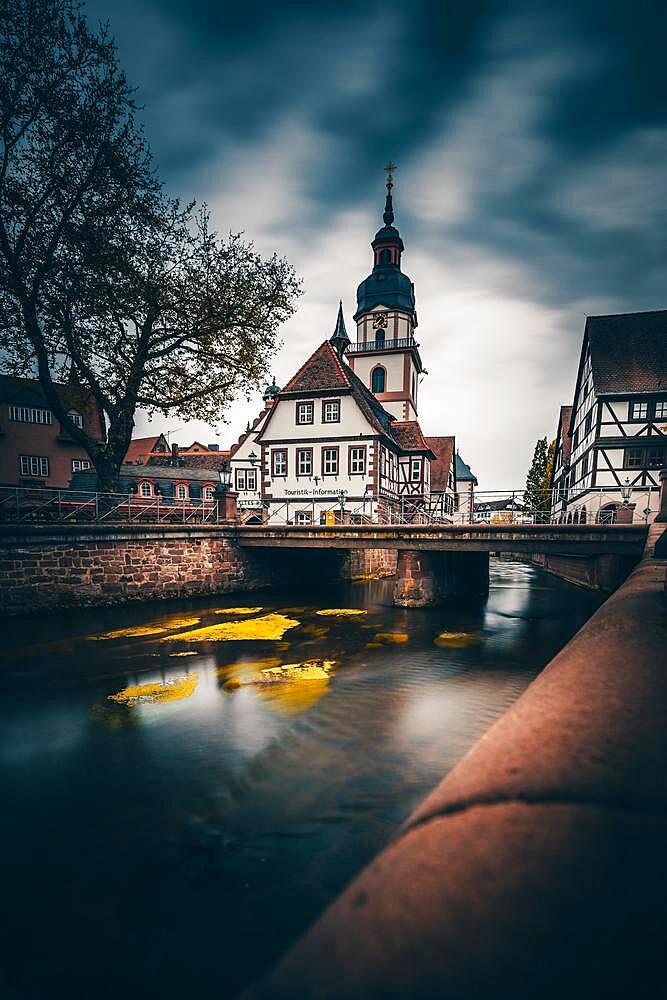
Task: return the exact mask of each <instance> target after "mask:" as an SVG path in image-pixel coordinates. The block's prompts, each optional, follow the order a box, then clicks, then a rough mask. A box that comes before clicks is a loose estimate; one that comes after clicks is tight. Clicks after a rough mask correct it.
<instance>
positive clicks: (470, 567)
mask: <svg viewBox="0 0 667 1000" xmlns="http://www.w3.org/2000/svg"><path fill="white" fill-rule="evenodd" d="M647 531H648V529H647V526H646V525H642V524H588V525H586V524H580V525H573V524H567V525H565V524H562V525H557V524H530V525H517V524H492V525H489V524H468V525H455V524H438V525H433V524H429V525H422V524H420V525H411V524H407V525H406V524H401V525H391V524H388V525H377V524H364V525H346V524H342V525H330V526H326V525H275V526H274V525H243V526H241V527H239V529H238V536H237V541H238V544H239V545H240V546H241V547H242V548H271V549H273V550H275V549H280V548H284V549H342V550H345V549H348V550H349V549H393V550H397V551H398V563H397V571H396V586H395V590H394V601H395V603H396V604H399V605H401V606H403V607H422V606H424V605H427V604H432V603H434V602H436V601H437V600H439V599H440V598H444V597H452V596H465V595H473V594H480V593H485V592H486V591H487V590H488V586H489V553H490V552H494V553H525V554H528V555H530V556H532V557H534V558H535V559H536V561H538V562H539V563H540V565H542V566H543V567H544V568H545V569H551V570H553V571H554V572H557V573H558V574H559V575H560V576H563V577H565V578H566V579H570V580H573V581H574V582H578V583H584V584H586V585H587V586H592V587H596V588H599V589H602V590H610V591H611V590H614V589H615V588H616V587H617V586H618V585H619V584H620V583H621V581H622V580H623V579H624V578H625V576H627V574H628V572H629V571H630V569H631V568H632V566H633V565H634V564H635V563H636V562H637V561H638V560H639V558H640V556H641V553H642V551H643V549H644V546H645V544H646V536H647Z"/></svg>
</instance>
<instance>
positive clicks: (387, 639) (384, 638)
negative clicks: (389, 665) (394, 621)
mask: <svg viewBox="0 0 667 1000" xmlns="http://www.w3.org/2000/svg"><path fill="white" fill-rule="evenodd" d="M408 638H409V636H408V633H407V632H376V634H375V642H377V643H381V644H382V645H383V646H393V645H396V646H398V645H400V644H401V643H403V642H407V641H408Z"/></svg>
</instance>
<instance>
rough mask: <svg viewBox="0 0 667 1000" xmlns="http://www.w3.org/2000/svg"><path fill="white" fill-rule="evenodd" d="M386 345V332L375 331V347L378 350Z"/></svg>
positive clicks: (381, 330)
mask: <svg viewBox="0 0 667 1000" xmlns="http://www.w3.org/2000/svg"><path fill="white" fill-rule="evenodd" d="M384 343H385V331H384V330H383V329H381V328H380V329H379V330H376V331H375V346H376V347H377V348H380V347H384Z"/></svg>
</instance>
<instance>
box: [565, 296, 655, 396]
mask: <svg viewBox="0 0 667 1000" xmlns="http://www.w3.org/2000/svg"><path fill="white" fill-rule="evenodd" d="M585 332H586V336H587V337H588V342H589V344H590V349H591V365H592V369H593V385H594V387H595V392H596V393H597V394H600V393H623V392H656V391H658V390H660V389H667V310H665V309H663V310H660V311H656V312H639V313H620V314H618V315H614V316H589V317H588V319H587V320H586V331H585Z"/></svg>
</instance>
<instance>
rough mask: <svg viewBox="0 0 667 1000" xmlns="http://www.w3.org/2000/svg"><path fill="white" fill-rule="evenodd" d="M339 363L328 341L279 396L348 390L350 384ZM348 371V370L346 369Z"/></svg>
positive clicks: (306, 362) (318, 349)
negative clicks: (293, 393)
mask: <svg viewBox="0 0 667 1000" xmlns="http://www.w3.org/2000/svg"><path fill="white" fill-rule="evenodd" d="M346 368H347V365H346V366H345V367H343V365H342V364H341V361H340V359H339V357H338V355H337V354H336V352H335V351H334V349H333V347H332V346H331V344H330V343H329V341H328V340H325V341H324V343H323V344H320V346H319V347H318V348H317V350H316V351H315V352H314V353H313V354H311V356H310V357H309V358H308V360H307V361H305V362H304V363H303V364H302V365H301V367H300V368H299V370H298V372H297V373H296V375H293V376H292V378H291V379H290V380H289V382H288V383H287V385H286V386H285V387H284V388H283V389H282V390H281V393H280V395H283V394H284V393H287V392H313V391H316V390H318V389H325V390H326V389H348V388H349V387H350V382H349V379H348V376H347V373H346V371H345V369H346ZM348 371H349V369H348Z"/></svg>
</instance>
